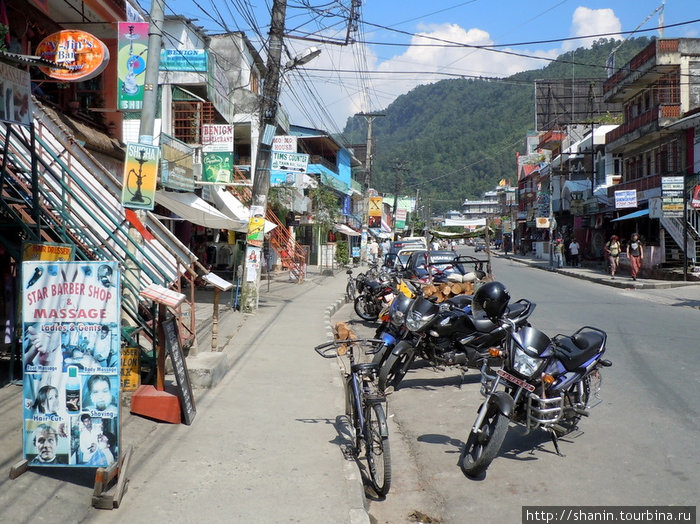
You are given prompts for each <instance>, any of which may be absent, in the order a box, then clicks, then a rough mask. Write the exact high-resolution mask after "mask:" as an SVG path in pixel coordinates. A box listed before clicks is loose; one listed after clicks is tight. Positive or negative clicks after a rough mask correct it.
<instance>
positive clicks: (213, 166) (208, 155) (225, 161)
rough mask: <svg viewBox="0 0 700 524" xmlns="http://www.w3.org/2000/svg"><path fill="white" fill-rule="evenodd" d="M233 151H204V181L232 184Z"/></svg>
mask: <svg viewBox="0 0 700 524" xmlns="http://www.w3.org/2000/svg"><path fill="white" fill-rule="evenodd" d="M231 166H233V153H231V152H230V151H229V152H225V151H218V152H213V151H203V152H202V181H203V182H212V183H217V184H230V183H231V182H232V181H233V171H232V168H231Z"/></svg>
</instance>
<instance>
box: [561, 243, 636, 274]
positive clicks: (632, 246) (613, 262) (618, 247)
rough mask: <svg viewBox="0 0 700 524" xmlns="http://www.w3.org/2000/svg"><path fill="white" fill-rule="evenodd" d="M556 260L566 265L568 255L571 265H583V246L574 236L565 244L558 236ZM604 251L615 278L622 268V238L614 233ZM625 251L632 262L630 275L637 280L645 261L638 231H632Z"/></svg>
mask: <svg viewBox="0 0 700 524" xmlns="http://www.w3.org/2000/svg"><path fill="white" fill-rule="evenodd" d="M553 250H554V261H555V264H556V266H557V267H564V257H565V256H566V257H567V261H568V263H569V265H570V266H572V267H578V266H580V265H581V262H580V251H581V246H580V245H579V243H578V242H577V241H576V239H575V238H574V239H573V240H571V242H570V243H569V244H568V246H565V244H564V242H562V239H561V238H557V239H556V241H555V243H554V248H553ZM603 252H604V254H605V259H606V261H607V268H608V272H609V273H610V276H611V277H612V278H613V279H614V278H615V275H616V274H617V272H618V271H619V269H620V254H621V253H622V252H623V247H622V244H621V243H620V238H619V237H618V236H617V235H612V236H611V237H610V240H609V241H608V242H606V243H605V246H604V247H603ZM624 252H625V253H626V255H627V259H628V260H629V263H630V276H631V277H632V280H637V276H638V275H639V271H640V270H641V268H642V263H643V262H644V246H643V245H642V241H641V240H640V238H639V234H638V233H632V235H631V237H630V240H629V242H627V245H626V246H625V249H624Z"/></svg>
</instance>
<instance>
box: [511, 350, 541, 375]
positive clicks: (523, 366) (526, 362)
mask: <svg viewBox="0 0 700 524" xmlns="http://www.w3.org/2000/svg"><path fill="white" fill-rule="evenodd" d="M541 363H542V359H541V358H536V357H531V356H530V355H528V354H527V353H525V352H524V351H523V350H521V349H518V348H516V349H515V354H514V355H513V369H514V370H515V371H517V372H518V373H520V374H521V375H522V376H524V377H530V376H532V374H533V373H534V372H535V371H537V368H539V367H540V364H541Z"/></svg>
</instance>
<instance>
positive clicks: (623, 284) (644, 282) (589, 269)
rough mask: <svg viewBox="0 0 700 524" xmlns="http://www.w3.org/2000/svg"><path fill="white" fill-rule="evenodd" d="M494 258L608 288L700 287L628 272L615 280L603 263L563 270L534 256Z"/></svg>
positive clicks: (695, 284) (693, 283) (509, 255)
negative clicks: (633, 275) (633, 276)
mask: <svg viewBox="0 0 700 524" xmlns="http://www.w3.org/2000/svg"><path fill="white" fill-rule="evenodd" d="M491 255H492V256H497V257H499V258H501V259H508V260H512V261H515V262H519V263H521V264H527V265H529V266H531V267H535V268H537V269H543V270H545V271H555V272H557V273H561V274H564V275H567V276H570V277H574V278H580V279H583V280H590V281H592V282H597V283H598V284H604V285H606V286H613V287H618V288H623V289H669V288H675V287H685V286H697V285H700V282H698V281H688V282H684V281H683V280H659V279H653V278H642V277H638V278H637V280H632V277H630V276H629V272H628V271H626V270H624V269H623V270H621V271H618V273H617V275H615V278H612V277H611V276H610V275H609V274H608V273H606V272H605V271H604V270H603V265H602V262H601V263H590V262H587V263H586V265H584V266H582V267H571V266H564V267H561V268H552V266H551V265H550V262H549V260H543V259H538V258H535V256H534V255H513V254H508V255H505V254H503V253H502V252H495V251H492V252H491Z"/></svg>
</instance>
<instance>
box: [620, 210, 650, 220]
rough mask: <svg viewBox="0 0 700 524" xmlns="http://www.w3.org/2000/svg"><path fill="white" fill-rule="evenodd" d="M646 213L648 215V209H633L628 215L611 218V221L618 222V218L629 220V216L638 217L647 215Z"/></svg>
mask: <svg viewBox="0 0 700 524" xmlns="http://www.w3.org/2000/svg"><path fill="white" fill-rule="evenodd" d="M647 215H649V210H648V209H640V210H639V211H635V212H634V213H630V214H629V215H625V216H623V217H618V218H614V219H612V220H611V222H619V221H620V220H629V219H630V218H640V217H643V216H647Z"/></svg>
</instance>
